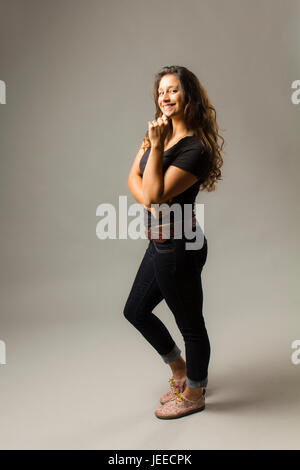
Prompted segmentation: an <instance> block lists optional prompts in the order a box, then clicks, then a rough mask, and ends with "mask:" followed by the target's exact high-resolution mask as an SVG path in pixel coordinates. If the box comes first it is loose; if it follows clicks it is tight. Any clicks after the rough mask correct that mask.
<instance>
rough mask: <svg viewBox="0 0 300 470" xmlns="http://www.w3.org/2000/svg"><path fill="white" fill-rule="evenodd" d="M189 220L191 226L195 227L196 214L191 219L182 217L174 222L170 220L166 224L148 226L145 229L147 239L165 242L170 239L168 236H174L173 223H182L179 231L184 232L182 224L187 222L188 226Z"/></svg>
mask: <svg viewBox="0 0 300 470" xmlns="http://www.w3.org/2000/svg"><path fill="white" fill-rule="evenodd" d="M191 221H192V223H191V228H195V227H196V224H197V219H196V216H193V218H192V219H185V220H184V219H182V220H177V221H176V222H170V223H167V224H158V225H155V226H153V227H149V228H148V229H145V234H146V237H147V238H148V240H154V241H155V242H157V243H165V242H166V241H167V240H169V239H170V237H174V234H175V224H179V223H181V224H182V225H181V230H182V232H181V233H184V225H185V224H187V225H188V227H189V226H190V222H191ZM166 232H167V233H166ZM168 234H169V236H168Z"/></svg>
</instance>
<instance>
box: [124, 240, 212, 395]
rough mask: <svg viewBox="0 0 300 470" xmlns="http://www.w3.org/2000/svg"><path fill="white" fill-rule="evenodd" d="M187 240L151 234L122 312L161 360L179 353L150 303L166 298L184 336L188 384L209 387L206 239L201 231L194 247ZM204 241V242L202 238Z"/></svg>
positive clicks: (167, 359) (177, 356)
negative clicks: (203, 277) (161, 238)
mask: <svg viewBox="0 0 300 470" xmlns="http://www.w3.org/2000/svg"><path fill="white" fill-rule="evenodd" d="M194 240H195V238H194V239H192V240H188V239H187V238H186V237H185V236H184V235H183V237H182V238H180V239H175V238H174V237H170V239H169V240H167V241H166V242H165V243H159V242H157V241H155V240H150V241H149V244H148V247H147V249H146V252H145V254H144V256H143V259H142V261H141V264H140V266H139V269H138V271H137V274H136V277H135V279H134V282H133V285H132V288H131V291H130V294H129V296H128V299H127V301H126V304H125V307H124V311H123V314H124V316H125V318H126V319H127V320H128V321H129V322H130V323H131V324H132V325H133V326H134V327H135V328H136V329H137V330H138V331H140V333H141V334H142V335H143V336H144V338H145V339H146V340H147V341H148V342H149V343H150V344H151V345H152V346H153V348H154V349H155V350H156V351H157V352H158V353H159V354H160V355H161V357H162V359H163V361H164V362H165V363H167V364H168V363H169V362H172V361H175V360H176V359H178V358H179V356H180V354H181V350H180V349H179V347H178V346H177V345H176V344H175V342H174V340H173V339H172V337H171V335H170V333H169V331H168V330H167V328H166V326H165V325H164V324H163V323H162V321H161V320H160V319H159V318H158V317H157V316H156V315H155V314H154V313H153V309H154V308H155V307H156V306H157V305H158V304H159V303H160V302H161V301H162V300H163V299H165V301H166V303H167V305H168V307H169V308H170V310H171V312H172V313H173V315H174V317H175V321H176V324H177V326H178V328H179V330H180V332H181V334H182V336H183V339H184V343H185V355H186V369H187V371H186V375H187V382H186V383H187V385H188V386H189V387H190V388H198V387H205V388H206V387H207V382H208V364H209V359H210V342H209V338H208V334H207V331H206V326H205V321H204V318H203V313H202V306H203V291H202V281H201V272H202V268H203V266H204V264H205V262H206V258H207V240H206V237H205V236H204V234H203V235H202V239H201V243H200V244H199V240H198V247H199V246H200V247H201V246H202V247H201V248H198V249H197V250H190V249H186V245H185V243H186V242H188V243H191V242H193V241H194ZM202 242H203V244H202Z"/></svg>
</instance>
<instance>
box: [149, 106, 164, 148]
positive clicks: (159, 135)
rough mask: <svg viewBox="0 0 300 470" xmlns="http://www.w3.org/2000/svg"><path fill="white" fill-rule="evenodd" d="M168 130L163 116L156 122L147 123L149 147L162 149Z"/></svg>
mask: <svg viewBox="0 0 300 470" xmlns="http://www.w3.org/2000/svg"><path fill="white" fill-rule="evenodd" d="M168 130H169V120H168V118H167V116H165V115H164V114H163V116H162V118H161V117H159V118H157V120H154V121H148V134H149V140H150V142H151V147H162V148H163V147H164V142H165V138H166V135H167V132H168Z"/></svg>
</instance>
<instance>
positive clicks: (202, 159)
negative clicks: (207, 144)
mask: <svg viewBox="0 0 300 470" xmlns="http://www.w3.org/2000/svg"><path fill="white" fill-rule="evenodd" d="M171 165H173V166H176V167H178V168H181V169H182V170H186V171H189V172H190V173H193V174H194V175H195V176H196V177H197V178H198V180H201V181H205V180H206V178H207V176H208V174H209V172H210V170H211V154H210V153H209V152H206V151H204V149H203V147H193V148H189V149H185V150H181V151H180V152H179V153H178V155H177V156H176V157H175V159H174V160H173V161H172V163H171Z"/></svg>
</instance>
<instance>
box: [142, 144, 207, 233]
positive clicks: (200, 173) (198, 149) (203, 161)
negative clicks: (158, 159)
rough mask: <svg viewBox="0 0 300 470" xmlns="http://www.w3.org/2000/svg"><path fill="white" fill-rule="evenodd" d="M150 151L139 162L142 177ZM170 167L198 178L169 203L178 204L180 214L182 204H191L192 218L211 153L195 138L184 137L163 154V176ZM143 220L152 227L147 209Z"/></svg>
mask: <svg viewBox="0 0 300 470" xmlns="http://www.w3.org/2000/svg"><path fill="white" fill-rule="evenodd" d="M150 151H151V148H148V149H147V150H146V151H145V153H144V155H143V156H142V158H141V160H140V165H139V168H140V173H141V176H142V177H143V173H144V170H145V167H146V163H147V160H148V157H149V154H150ZM170 165H173V166H176V167H178V168H181V169H183V170H186V171H189V172H190V173H193V174H194V175H195V176H196V177H197V178H198V181H196V182H195V183H194V184H193V185H192V186H190V187H189V188H188V189H186V190H185V191H184V192H183V193H181V194H178V195H177V196H175V197H173V198H172V202H171V204H173V203H178V204H180V206H182V213H183V210H184V206H183V204H192V215H193V216H194V215H195V209H194V205H195V199H196V196H197V194H198V192H199V188H200V185H201V183H203V182H204V181H205V180H206V178H207V176H208V174H209V172H210V170H211V168H212V153H211V151H209V150H207V149H206V148H205V147H204V145H203V143H202V142H201V141H200V140H199V138H198V137H197V136H194V135H193V136H186V137H183V138H182V139H180V140H179V141H178V142H177V143H176V144H175V145H173V146H172V147H170V148H169V149H167V150H166V151H165V152H164V154H163V174H164V173H165V172H166V170H167V169H168V168H169V166H170ZM145 218H146V219H148V226H150V225H152V226H153V220H154V218H153V217H152V216H151V212H150V211H148V210H147V209H145ZM171 220H172V215H171ZM173 220H174V219H173ZM151 221H152V222H151Z"/></svg>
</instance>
